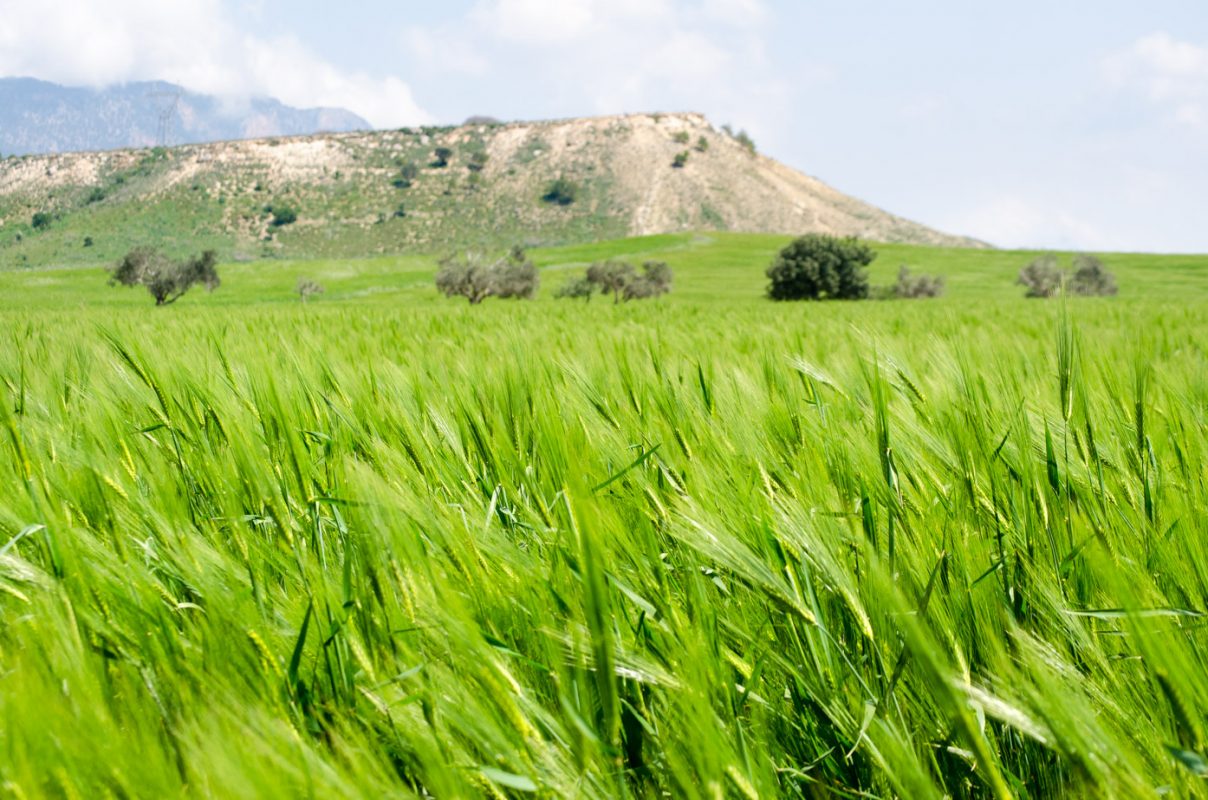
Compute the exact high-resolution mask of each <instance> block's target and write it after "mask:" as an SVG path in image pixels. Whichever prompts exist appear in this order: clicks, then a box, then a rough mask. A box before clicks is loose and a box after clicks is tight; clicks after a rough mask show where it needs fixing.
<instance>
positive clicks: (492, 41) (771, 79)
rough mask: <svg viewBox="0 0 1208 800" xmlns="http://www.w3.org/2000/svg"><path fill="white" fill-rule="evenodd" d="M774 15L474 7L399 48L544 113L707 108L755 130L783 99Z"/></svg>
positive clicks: (496, 3)
mask: <svg viewBox="0 0 1208 800" xmlns="http://www.w3.org/2000/svg"><path fill="white" fill-rule="evenodd" d="M767 19H768V12H767V8H766V6H765V5H764V0H477V2H476V4H475V5H474V6H473V7H472V8H471V9H470V10H469V11H468V12H467V13H466V14H464V15H463V16H462V17H461V18H457V19H450V20H446V21H445V22H444V23H443V24H440V25H437V26H432V27H427V28H414V27H412V28H407V29H406V30H404V31H403V33H402V42H403V46H404V48H405V50H406V52H407V53H408V54H409V55H410V56H411V57H412V58H413V59H414V60H415V62H416V63H417V65H418V66H419V67H420V68H422V69H423V70H425V72H428V73H431V74H439V73H441V72H442V71H445V70H448V69H450V68H452V69H454V70H455V71H457V72H460V73H463V74H468V75H473V76H475V77H483V78H489V79H490V80H491V81H492V82H493V83H498V84H506V83H508V82H522V83H523V84H524V85H525V86H527V87H529V90H530V94H531V95H532V96H534V100H533V102H532V105H533V106H538V107H539V110H537V113H549V114H553V115H569V114H573V113H586V112H590V113H619V112H625V111H643V110H700V111H705V112H707V113H711V114H713V115H716V116H718V121H719V122H724V121H730V122H733V123H735V124H736V125H739V126H743V127H748V128H750V129H751V130H752V131H753V132H754V133H756V135H758V134H759V133H760V129H761V128H763V129H766V130H772V129H774V128H776V127H777V126H776V124H775V122H773V120H776V121H779V118H780V116H781V112H780V110H779V109H778V108H774V107H768V106H767V104H766V102H765V101H766V98H767V97H768V96H769V95H772V96H777V97H783V95H784V94H786V91H785V82H784V79H783V78H782V77H781V76H779V75H776V74H775V73H774V72H773V71H772V70H771V68H770V63H769V59H768V58H767V54H766V52H765V47H764V42H763V34H764V33H765V32H766V25H765V23H766V21H767ZM529 113H533V110H532V109H530V111H529Z"/></svg>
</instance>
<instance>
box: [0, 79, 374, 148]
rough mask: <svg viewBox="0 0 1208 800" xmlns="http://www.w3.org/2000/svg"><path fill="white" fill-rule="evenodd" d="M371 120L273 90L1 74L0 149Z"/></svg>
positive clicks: (303, 130)
mask: <svg viewBox="0 0 1208 800" xmlns="http://www.w3.org/2000/svg"><path fill="white" fill-rule="evenodd" d="M367 128H369V123H368V122H366V121H365V120H363V119H361V118H360V117H358V116H357V115H356V114H353V113H352V112H350V111H345V110H344V109H340V108H292V107H290V106H287V105H285V104H284V103H281V102H278V101H277V100H274V99H272V98H264V97H260V98H252V99H250V100H247V101H246V102H241V103H237V104H236V103H231V102H229V101H224V100H222V99H220V98H217V97H212V96H210V95H204V94H198V93H196V92H190V91H187V90H185V89H184V88H183V87H180V86H177V85H175V84H171V83H165V82H163V81H150V82H147V81H139V82H133V83H127V84H120V85H117V86H110V87H107V88H104V89H89V88H81V87H73V86H60V85H58V84H55V83H48V82H47V81H40V80H35V79H33V78H0V153H3V154H4V155H30V154H38V153H64V152H78V151H89V150H114V149H118V148H122V147H150V146H152V145H155V144H182V143H190V142H191V143H197V142H213V141H220V140H227V139H249V138H256V137H264V136H293V135H299V134H311V133H318V132H321V131H326V132H334V131H351V130H364V129H367Z"/></svg>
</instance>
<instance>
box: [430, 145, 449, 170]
mask: <svg viewBox="0 0 1208 800" xmlns="http://www.w3.org/2000/svg"><path fill="white" fill-rule="evenodd" d="M432 155H433V157H434V159H433V161H432V165H431V166H432V167H434V168H436V169H444V168H445V167H447V166H449V159H450V158H452V157H453V151H452V150H450V149H449V148H447V147H438V148H436V149H435V150H433V151H432Z"/></svg>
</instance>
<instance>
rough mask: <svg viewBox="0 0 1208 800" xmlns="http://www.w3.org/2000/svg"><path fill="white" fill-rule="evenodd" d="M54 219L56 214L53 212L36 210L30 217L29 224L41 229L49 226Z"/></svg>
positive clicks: (38, 229)
mask: <svg viewBox="0 0 1208 800" xmlns="http://www.w3.org/2000/svg"><path fill="white" fill-rule="evenodd" d="M54 221H55V216H54V214H51V213H49V212H47V211H36V212H34V215H33V217H32V218H31V219H30V221H29V224H30V225H31V226H32V227H33V229H34V230H36V231H40V230H43V229H45V228H49V227H50V223H52V222H54Z"/></svg>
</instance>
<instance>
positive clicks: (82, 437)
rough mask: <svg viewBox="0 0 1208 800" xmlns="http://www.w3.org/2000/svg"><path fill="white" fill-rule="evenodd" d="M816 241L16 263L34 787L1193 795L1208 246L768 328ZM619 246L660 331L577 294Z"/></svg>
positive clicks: (965, 268)
mask: <svg viewBox="0 0 1208 800" xmlns="http://www.w3.org/2000/svg"><path fill="white" fill-rule="evenodd" d="M785 241H786V240H785V239H784V238H782V237H768V236H744V235H715V234H709V235H702V236H694V235H682V236H663V237H651V238H646V239H636V240H624V241H620V242H612V243H605V244H601V245H592V246H582V247H574V248H564V249H558V250H543V251H536V252H535V253H534V257H535V258H536V259H537V261H538V263H539V264H540V265H542V266H543V267H546V269H545V271H544V272H543V276H542V277H543V282H544V283H543V297H542V298H541V299H539V300H538V301H536V302H533V303H523V302H511V303H509V302H495V301H488V302H487V303H486V304H484V305H483V306H482V307H479V308H470V307H468V306H467V304H466V303H465V302H464V301H453V300H445V299H443V298H438V297H437V296H436V294H435V290H434V289H433V288H432V285H431V275H432V270H433V264H432V261H431V259H420V258H400V259H380V260H367V261H345V262H335V261H332V262H278V261H266V262H259V263H249V264H237V265H227V266H225V267H223V268H221V272H222V275H223V281H224V284H223V286H222V288H220V289H219V290H218V291H217V292H215V293H214V294H212V295H205V294H204V293H202V292H200V291H197V290H195V291H194V292H193V293H191V294H189V295H188V296H186V297H185V298H184V299H183V300H181V301H180V303H178V304H177V305H175V306H172V307H169V308H166V309H155V308H153V307H152V306H151V301H150V298H149V297H148V296H147V294H146V293H145V292H143V291H142V290H121V289H111V288H108V287H106V286H105V285H104V272H103V271H102V270H101V269H99V268H88V269H70V270H66V269H65V270H55V271H25V272H5V273H0V304H2V306H3V310H0V320H3V330H4V331H5V337H6V341H5V346H4V347H3V348H2V349H0V486H3V487H4V492H3V494H2V495H0V620H3V622H2V623H0V720H3V724H0V787H3V790H4V791H6V792H8V793H10V794H13V795H14V796H24V797H36V796H44V795H47V796H82V797H91V796H104V795H105V794H106V793H108V794H110V795H112V796H117V797H122V796H140V797H142V796H180V795H187V796H199V797H235V796H238V797H253V796H265V797H280V796H315V797H350V798H351V797H359V796H436V797H466V796H478V795H482V796H495V797H522V796H532V795H535V796H545V797H571V796H576V797H624V796H634V797H660V796H674V797H698V796H699V797H746V798H753V797H776V796H839V797H869V796H871V797H894V796H897V797H909V798H926V797H936V798H938V797H943V796H951V797H1000V798H1001V797H1009V796H1016V797H1070V796H1107V797H1121V798H1131V797H1146V796H1153V795H1155V794H1157V793H1165V794H1167V795H1168V796H1172V797H1188V796H1202V795H1203V794H1205V787H1204V784H1203V779H1202V777H1200V776H1199V775H1200V774H1202V773H1204V772H1208V766H1206V764H1208V762H1206V761H1205V758H1204V756H1203V755H1202V754H1203V753H1204V750H1205V742H1204V720H1205V713H1206V712H1208V671H1206V670H1205V666H1206V664H1205V662H1206V660H1208V645H1206V643H1205V641H1204V637H1205V627H1204V615H1205V614H1206V613H1208V522H1206V519H1208V518H1206V517H1205V514H1204V510H1205V508H1208V352H1206V349H1205V344H1204V343H1205V342H1208V257H1179V256H1169V257H1166V256H1108V257H1106V259H1105V260H1106V263H1107V265H1108V267H1109V269H1111V270H1112V271H1114V272H1115V274H1116V277H1117V280H1118V282H1119V284H1120V290H1121V295H1120V296H1119V297H1117V298H1111V299H1093V300H1091V299H1084V300H1072V301H1070V302H1068V303H1062V302H1061V301H1056V300H1054V301H1029V300H1024V299H1023V297H1022V289H1021V287H1017V286H1014V285H1013V281H1014V278H1015V275H1016V273H1017V272H1018V270H1019V268H1020V267H1021V266H1023V264H1024V263H1026V262H1027V260H1028V258H1029V257H1030V255H1029V254H1024V253H1010V252H998V251H961V250H939V249H928V248H918V247H899V246H883V247H878V250H879V252H880V257H879V258H878V260H877V262H876V263H875V265H874V270H873V272H874V282H880V283H888V282H891V281H892V279H893V277H894V275H895V273H896V270H897V267H898V265H899V264H900V263H907V264H909V265H910V266H911V267H912V268H913V269H915V270H917V271H920V272H939V273H942V274H945V275H946V276H947V278H948V283H949V293H948V296H947V297H945V298H942V299H940V300H937V301H894V302H865V303H829V304H826V303H798V304H776V303H771V302H768V301H764V300H762V299H760V295H761V293H762V291H763V287H764V283H765V281H764V278H763V269H764V267H765V266H766V264H767V262H768V261H769V260H770V258H771V256H772V254H773V253H774V252H775V250H776V249H777V248H778V247H779V246H781V245H782V244H783V243H784V242H785ZM614 255H619V256H624V257H628V258H632V259H633V260H635V261H640V260H641V259H643V258H646V257H657V258H660V259H665V260H667V261H669V262H670V263H671V264H672V266H673V267H674V268H675V270H676V286H675V290H674V292H673V294H672V295H671V296H669V297H668V298H665V299H663V300H660V301H658V302H643V303H631V304H625V305H621V306H618V307H614V306H613V305H611V304H610V303H609V302H607V301H606V300H604V299H602V298H597V299H595V300H593V301H592V302H591V303H590V304H587V305H583V304H581V303H572V302H569V301H554V300H553V299H551V295H552V292H553V290H554V289H555V288H556V287H557V285H558V284H559V283H560V282H561V280H562V278H561V276H562V275H563V274H568V273H571V272H573V271H574V270H575V269H578V268H580V266H581V265H584V264H585V263H587V262H589V261H592V260H595V259H597V258H601V257H607V256H614ZM299 277H307V278H313V279H316V280H318V281H320V282H321V283H323V284H324V285H325V286H326V287H327V292H326V294H324V295H323V296H322V297H320V298H318V299H316V300H314V301H312V302H310V303H308V304H306V305H305V306H304V305H302V304H301V303H299V302H298V301H297V299H296V297H295V296H294V295H293V289H294V286H295V284H296V282H297V279H298V278H299Z"/></svg>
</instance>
